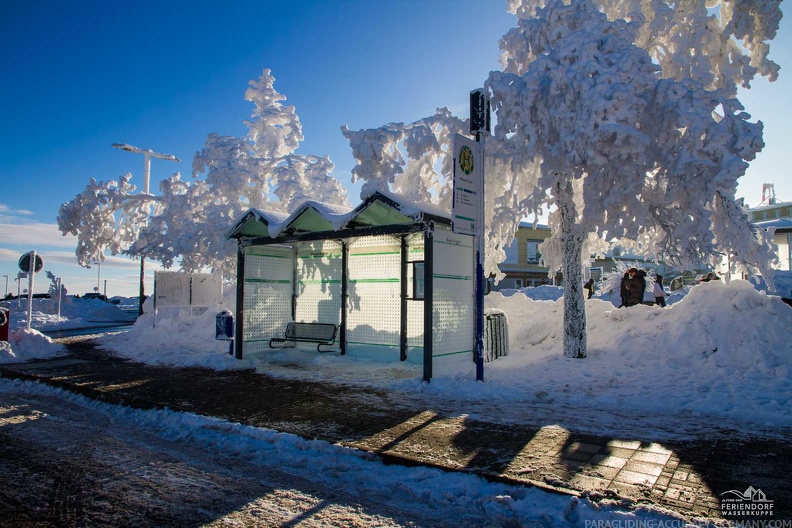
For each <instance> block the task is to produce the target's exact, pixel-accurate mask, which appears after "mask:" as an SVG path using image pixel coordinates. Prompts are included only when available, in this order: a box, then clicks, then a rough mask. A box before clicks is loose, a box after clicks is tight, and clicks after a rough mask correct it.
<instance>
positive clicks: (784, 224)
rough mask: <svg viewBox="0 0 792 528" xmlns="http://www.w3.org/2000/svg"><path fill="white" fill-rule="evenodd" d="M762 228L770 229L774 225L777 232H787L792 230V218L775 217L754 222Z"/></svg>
mask: <svg viewBox="0 0 792 528" xmlns="http://www.w3.org/2000/svg"><path fill="white" fill-rule="evenodd" d="M754 223H755V224H756V225H758V226H759V227H761V228H762V229H769V228H771V227H774V228H775V230H776V232H779V233H781V232H783V233H786V232H787V231H792V218H775V219H773V220H762V221H761V222H754Z"/></svg>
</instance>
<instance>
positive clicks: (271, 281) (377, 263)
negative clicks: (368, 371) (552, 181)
mask: <svg viewBox="0 0 792 528" xmlns="http://www.w3.org/2000/svg"><path fill="white" fill-rule="evenodd" d="M451 227H452V224H451V219H450V217H449V216H448V215H446V214H444V213H442V212H439V210H435V208H434V207H433V206H429V207H422V206H419V205H416V204H412V203H409V202H407V201H406V200H404V199H402V198H401V197H399V196H397V195H393V194H391V193H387V194H386V193H382V192H375V193H373V194H372V195H370V196H369V197H368V198H366V199H365V200H364V201H363V202H362V203H361V204H360V205H358V206H357V207H356V208H354V209H353V210H351V211H348V212H343V213H342V212H340V211H338V210H334V209H332V208H328V207H326V206H324V205H323V204H319V203H317V202H306V203H305V204H303V205H302V206H301V207H300V208H298V209H297V210H296V211H295V212H294V213H293V214H292V215H290V216H289V217H288V218H285V219H284V218H283V217H282V216H278V215H272V214H269V213H266V212H262V211H259V210H254V209H251V210H249V211H248V212H247V213H245V214H244V215H243V216H242V217H241V218H240V219H239V220H238V221H237V223H236V224H235V225H234V226H233V227H232V228H231V229H230V230H229V232H228V238H230V239H236V240H237V244H238V253H237V256H238V261H237V305H236V322H235V324H236V328H235V334H236V336H237V340H236V342H235V349H234V356H235V357H236V358H238V359H242V358H243V356H244V355H246V354H248V353H255V352H264V351H266V350H269V340H270V339H272V338H279V337H283V331H284V329H285V327H286V325H287V324H288V323H289V322H291V321H297V322H308V323H311V322H316V323H332V324H336V325H338V327H339V332H338V336H339V337H338V346H339V348H340V353H341V354H347V353H350V354H351V355H360V356H362V357H369V358H371V357H373V356H375V357H374V358H375V359H377V358H381V359H383V360H387V361H393V360H395V359H396V358H397V357H398V358H399V359H400V360H402V361H412V362H422V363H423V378H424V380H426V381H429V380H430V379H431V378H432V376H433V374H438V373H442V371H443V367H444V366H447V365H452V364H458V363H460V362H462V361H467V362H468V364H469V365H470V366H471V367H473V365H474V363H473V350H474V341H475V328H474V324H473V322H474V318H473V317H472V314H473V310H475V298H474V293H475V292H474V283H475V275H474V268H473V265H474V258H473V255H474V253H473V252H474V247H473V239H472V237H470V236H466V235H460V234H456V233H454V232H452V230H451ZM421 279H422V280H421ZM397 353H398V355H396V354H397ZM372 355H373V356H372Z"/></svg>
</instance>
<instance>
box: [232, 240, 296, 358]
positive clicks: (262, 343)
mask: <svg viewBox="0 0 792 528" xmlns="http://www.w3.org/2000/svg"><path fill="white" fill-rule="evenodd" d="M292 262H293V250H292V249H291V248H281V247H275V246H267V247H260V248H255V247H249V248H246V249H245V285H244V299H243V319H244V326H243V328H244V335H243V353H244V354H248V353H251V352H260V351H262V350H266V349H267V348H268V343H269V340H270V338H272V337H275V336H278V335H282V334H283V332H284V330H285V328H286V324H287V323H288V322H289V321H291V318H292V292H293V290H294V286H293V277H294V273H293V264H292Z"/></svg>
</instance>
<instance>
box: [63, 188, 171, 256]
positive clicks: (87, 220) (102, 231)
mask: <svg viewBox="0 0 792 528" xmlns="http://www.w3.org/2000/svg"><path fill="white" fill-rule="evenodd" d="M131 178H132V175H131V174H129V173H127V174H126V175H124V176H122V177H121V178H119V180H118V181H116V180H109V181H107V182H103V181H96V180H95V179H93V178H91V182H90V183H89V184H88V185H86V186H85V190H84V191H83V192H82V193H80V194H78V195H77V196H75V197H74V198H73V199H72V201H70V202H67V203H65V204H63V205H61V207H60V210H59V211H58V229H60V230H61V232H62V233H63V234H64V236H65V235H66V233H71V234H72V235H75V236H76V237H77V249H76V250H75V254H76V255H77V262H78V263H79V264H80V265H81V266H85V267H90V266H91V263H92V262H94V261H99V262H104V260H105V259H106V257H105V252H110V253H111V254H113V255H115V254H118V253H121V252H123V251H125V250H126V249H127V248H128V247H129V246H130V245H131V244H132V243H134V242H135V240H137V238H138V235H139V233H140V229H141V228H142V227H143V226H144V225H145V224H146V221H147V219H148V216H149V214H150V213H151V212H153V213H157V212H158V211H159V210H160V207H161V201H162V200H161V199H160V198H158V197H155V196H151V195H146V194H134V192H135V186H134V185H132V184H131V183H130V181H129V180H130V179H131Z"/></svg>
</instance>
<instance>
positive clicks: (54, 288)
mask: <svg viewBox="0 0 792 528" xmlns="http://www.w3.org/2000/svg"><path fill="white" fill-rule="evenodd" d="M47 278H48V279H49V280H50V284H49V290H48V293H49V294H50V297H51V298H53V299H55V298H57V297H58V278H57V277H56V276H55V274H54V273H52V272H51V271H48V272H47ZM66 293H67V291H66V286H64V285H63V283H62V282H61V283H60V295H61V297H66Z"/></svg>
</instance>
